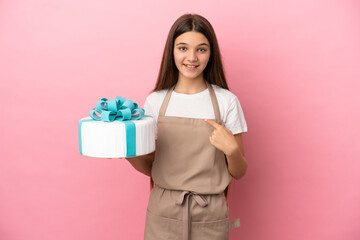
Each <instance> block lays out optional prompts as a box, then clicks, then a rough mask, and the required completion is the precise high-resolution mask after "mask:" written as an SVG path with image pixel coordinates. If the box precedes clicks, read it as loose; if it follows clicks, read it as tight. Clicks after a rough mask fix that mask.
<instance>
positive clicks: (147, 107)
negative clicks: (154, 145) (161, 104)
mask: <svg viewBox="0 0 360 240" xmlns="http://www.w3.org/2000/svg"><path fill="white" fill-rule="evenodd" d="M143 108H144V110H145V115H149V116H152V117H153V118H154V120H155V121H154V129H155V139H157V115H156V114H154V111H153V109H152V107H151V104H150V101H149V99H148V98H146V100H145V104H144V107H143Z"/></svg>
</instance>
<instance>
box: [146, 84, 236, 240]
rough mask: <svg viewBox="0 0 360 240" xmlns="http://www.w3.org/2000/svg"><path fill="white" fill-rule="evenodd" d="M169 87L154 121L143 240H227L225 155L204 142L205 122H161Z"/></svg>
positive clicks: (217, 113) (209, 130) (207, 131)
mask: <svg viewBox="0 0 360 240" xmlns="http://www.w3.org/2000/svg"><path fill="white" fill-rule="evenodd" d="M206 85H207V87H208V89H209V92H210V97H211V101H212V105H213V108H214V113H215V118H216V119H213V120H214V121H216V122H217V123H219V124H221V125H223V122H222V120H221V119H220V110H219V105H218V102H217V98H216V95H215V92H214V90H213V88H212V86H211V84H209V83H208V82H206ZM173 89H174V87H172V88H170V89H169V90H168V92H167V94H166V96H165V99H164V101H163V103H162V105H161V108H160V112H159V117H158V139H157V146H156V153H155V160H154V163H153V166H152V172H151V175H152V178H153V180H154V182H155V187H154V188H153V190H152V191H151V194H150V198H149V203H148V207H147V214H146V223H145V235H144V236H145V240H162V239H164V240H169V239H171V240H176V239H179V240H181V239H182V240H190V239H193V240H202V239H204V240H226V239H229V230H231V229H232V228H235V227H239V226H240V221H239V219H236V220H234V221H232V222H231V223H229V207H228V204H227V201H226V197H225V194H224V190H225V188H226V187H227V186H228V184H229V183H230V181H231V179H232V177H231V175H230V173H229V171H228V168H227V165H226V160H225V155H224V153H223V152H222V151H220V150H218V149H217V148H216V147H214V146H213V145H212V144H211V143H210V141H209V137H210V135H211V133H212V131H213V130H214V129H213V127H212V126H211V125H209V124H208V123H206V122H205V121H204V119H196V118H184V117H172V116H165V112H166V109H167V106H168V103H169V100H170V97H171V93H172V91H173Z"/></svg>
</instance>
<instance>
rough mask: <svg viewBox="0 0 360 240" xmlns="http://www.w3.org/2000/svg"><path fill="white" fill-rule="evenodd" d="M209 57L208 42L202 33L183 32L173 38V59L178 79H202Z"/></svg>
mask: <svg viewBox="0 0 360 240" xmlns="http://www.w3.org/2000/svg"><path fill="white" fill-rule="evenodd" d="M209 58H210V43H209V41H208V40H207V38H206V37H205V36H204V35H203V34H202V33H199V32H194V31H191V32H185V33H183V34H181V35H180V36H178V37H177V38H176V39H175V43H174V60H175V64H176V67H177V69H178V70H179V79H180V78H186V79H199V78H201V79H202V78H203V71H204V69H205V67H206V65H207V64H208V62H209Z"/></svg>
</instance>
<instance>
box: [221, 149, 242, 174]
mask: <svg viewBox="0 0 360 240" xmlns="http://www.w3.org/2000/svg"><path fill="white" fill-rule="evenodd" d="M226 157H227V161H228V169H229V172H230V174H231V176H233V177H234V178H235V179H240V178H242V177H243V176H244V175H245V172H246V169H247V162H246V159H245V156H244V155H243V154H242V153H241V150H240V148H239V147H234V150H233V151H231V153H229V154H226Z"/></svg>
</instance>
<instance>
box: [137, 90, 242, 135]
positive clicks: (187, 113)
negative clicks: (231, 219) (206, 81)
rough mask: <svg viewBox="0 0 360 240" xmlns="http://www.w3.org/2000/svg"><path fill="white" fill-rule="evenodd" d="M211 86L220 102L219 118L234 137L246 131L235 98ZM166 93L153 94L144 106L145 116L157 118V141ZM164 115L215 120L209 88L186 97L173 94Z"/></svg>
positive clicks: (157, 92) (237, 101)
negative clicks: (160, 113)
mask: <svg viewBox="0 0 360 240" xmlns="http://www.w3.org/2000/svg"><path fill="white" fill-rule="evenodd" d="M211 86H212V87H213V89H214V92H215V95H216V98H217V100H218V103H219V109H220V118H221V119H222V121H223V122H224V123H225V127H226V128H227V129H229V130H230V131H231V132H232V133H233V134H234V135H235V134H237V133H242V132H247V125H246V121H245V117H244V113H243V110H242V108H241V105H240V102H239V100H238V98H237V97H236V95H234V94H233V93H232V92H230V91H229V90H226V89H224V88H221V87H219V86H217V85H214V84H212V85H211ZM167 91H168V90H167V89H163V90H159V91H156V92H152V93H151V94H150V95H149V96H147V98H146V100H145V104H144V109H145V115H150V116H152V117H154V119H155V132H156V139H157V119H158V116H159V111H160V107H161V104H162V103H163V101H164V98H165V95H166V93H167ZM165 116H175V117H187V118H201V119H205V118H207V119H215V113H214V109H213V106H212V102H211V98H210V92H209V89H205V90H204V91H202V92H199V93H196V94H183V93H177V92H174V91H173V92H172V94H171V97H170V101H169V105H168V107H167V109H166V112H165Z"/></svg>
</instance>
